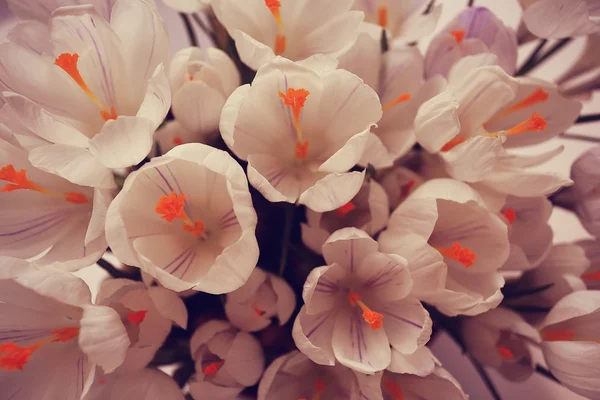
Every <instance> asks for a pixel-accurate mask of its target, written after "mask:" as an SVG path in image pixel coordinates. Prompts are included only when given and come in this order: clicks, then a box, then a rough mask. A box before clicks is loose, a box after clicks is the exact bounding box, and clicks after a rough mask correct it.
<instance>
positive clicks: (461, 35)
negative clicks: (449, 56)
mask: <svg viewBox="0 0 600 400" xmlns="http://www.w3.org/2000/svg"><path fill="white" fill-rule="evenodd" d="M450 34H451V35H452V36H454V40H456V43H458V44H461V43H462V41H463V39H464V38H465V34H466V32H465V31H464V30H459V31H452V32H450Z"/></svg>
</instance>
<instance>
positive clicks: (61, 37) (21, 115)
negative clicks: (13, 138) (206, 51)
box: [0, 0, 170, 187]
mask: <svg viewBox="0 0 600 400" xmlns="http://www.w3.org/2000/svg"><path fill="white" fill-rule="evenodd" d="M133 16H135V17H133ZM49 26H50V38H51V43H52V48H53V52H52V56H46V55H43V56H41V55H39V54H36V53H34V52H33V51H31V50H29V49H26V48H23V47H20V46H18V45H16V44H14V43H6V44H3V45H1V46H0V57H1V59H2V62H0V87H4V88H5V89H6V90H7V91H5V92H4V93H3V96H4V99H5V100H6V102H7V105H5V108H7V107H8V109H7V110H5V112H6V114H8V115H6V114H5V115H4V116H3V119H2V122H3V123H4V124H6V125H7V126H8V127H9V128H11V129H12V130H13V132H14V133H15V134H16V135H17V139H19V141H20V142H21V144H22V145H23V146H24V147H27V148H28V149H29V150H30V151H31V153H30V156H29V158H30V161H31V162H32V164H34V165H35V166H36V167H38V168H40V169H43V170H46V171H49V172H60V173H61V174H63V175H64V176H65V177H66V178H67V179H70V180H72V181H74V182H77V183H80V184H85V185H90V186H99V187H110V186H111V185H113V182H112V181H111V180H109V179H107V175H108V174H109V173H110V171H109V168H123V167H129V166H132V165H136V164H137V163H139V162H140V161H142V160H143V159H144V157H145V156H146V155H147V154H148V153H149V151H150V149H151V147H152V136H153V134H154V131H155V130H156V128H157V127H158V126H159V125H160V123H161V122H162V121H163V119H164V117H165V115H166V113H167V111H168V109H169V106H170V92H169V85H168V79H167V77H166V74H165V72H164V70H163V67H162V66H161V65H163V66H165V67H166V66H168V64H166V63H167V62H168V60H169V58H168V57H169V48H168V36H167V32H166V30H165V26H164V22H163V20H162V19H161V17H160V15H159V14H158V12H157V11H156V9H155V8H154V6H153V4H151V3H150V2H148V1H146V0H118V1H117V2H116V3H115V6H114V8H113V13H112V18H111V22H110V24H109V23H108V22H107V21H106V20H105V19H104V18H102V17H101V16H100V15H98V13H97V12H96V11H95V10H94V7H93V6H91V5H83V6H75V7H63V8H61V9H59V10H56V11H55V12H54V13H53V14H52V17H51V19H50V22H49ZM149 38H151V39H149ZM24 66H26V67H25V68H26V69H25V70H24ZM65 160H68V165H69V168H65V164H66V161H65Z"/></svg>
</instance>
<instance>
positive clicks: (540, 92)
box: [502, 88, 550, 116]
mask: <svg viewBox="0 0 600 400" xmlns="http://www.w3.org/2000/svg"><path fill="white" fill-rule="evenodd" d="M548 97H550V95H549V94H548V92H546V91H545V90H544V89H542V88H538V89H536V90H535V91H534V92H533V93H531V94H530V95H529V96H527V97H526V98H524V99H523V100H522V101H520V102H518V103H517V104H515V105H514V106H512V107H510V108H508V109H506V110H505V111H504V112H503V113H502V115H503V116H504V115H506V114H510V113H512V112H515V111H519V110H523V109H525V108H527V107H531V106H533V105H535V104H538V103H543V102H544V101H546V100H548Z"/></svg>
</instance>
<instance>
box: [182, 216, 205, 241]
mask: <svg viewBox="0 0 600 400" xmlns="http://www.w3.org/2000/svg"><path fill="white" fill-rule="evenodd" d="M183 230H184V231H186V232H189V233H191V234H192V235H194V237H197V238H199V237H201V236H203V235H204V230H205V228H204V222H202V221H201V220H199V219H196V220H195V221H194V225H187V224H186V225H184V226H183Z"/></svg>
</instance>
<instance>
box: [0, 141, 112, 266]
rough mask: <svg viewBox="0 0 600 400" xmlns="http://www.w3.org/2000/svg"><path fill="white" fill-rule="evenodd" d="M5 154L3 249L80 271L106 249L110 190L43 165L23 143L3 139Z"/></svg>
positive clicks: (1, 173)
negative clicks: (31, 160)
mask: <svg viewBox="0 0 600 400" xmlns="http://www.w3.org/2000/svg"><path fill="white" fill-rule="evenodd" d="M0 159H1V160H2V162H1V163H0V199H2V208H1V209H0V255H3V256H11V257H18V258H21V259H29V258H34V257H35V261H33V264H34V265H36V266H50V265H53V266H55V267H57V268H60V269H64V270H68V271H75V270H78V269H80V268H83V267H87V266H89V265H91V264H93V263H94V262H96V261H97V260H98V259H99V258H100V257H101V256H102V254H104V251H105V250H106V248H107V243H106V239H105V237H104V218H105V215H106V210H107V209H108V205H109V203H110V201H111V200H112V194H111V192H110V191H108V190H101V189H94V188H91V187H86V186H79V185H76V184H74V183H71V182H69V181H67V180H65V179H63V178H60V177H58V176H56V175H52V174H49V173H47V172H44V171H40V170H39V169H37V168H35V167H33V166H32V165H31V164H30V163H29V161H27V153H26V152H25V151H24V150H23V149H21V148H18V147H16V146H13V145H11V144H10V143H8V142H5V141H4V140H2V139H0Z"/></svg>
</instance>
